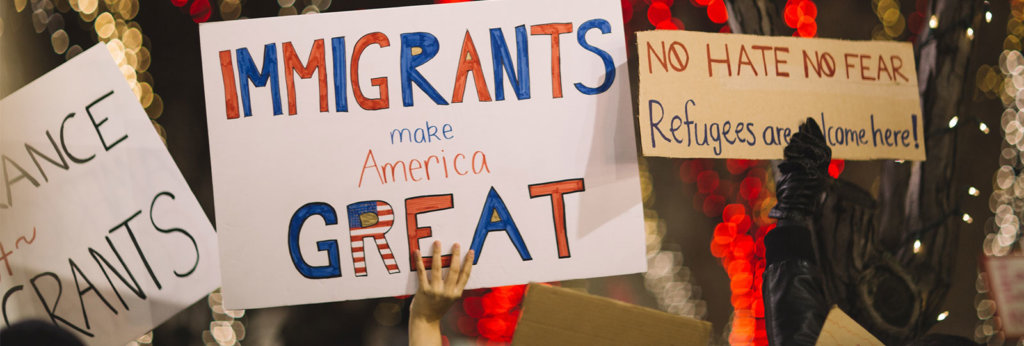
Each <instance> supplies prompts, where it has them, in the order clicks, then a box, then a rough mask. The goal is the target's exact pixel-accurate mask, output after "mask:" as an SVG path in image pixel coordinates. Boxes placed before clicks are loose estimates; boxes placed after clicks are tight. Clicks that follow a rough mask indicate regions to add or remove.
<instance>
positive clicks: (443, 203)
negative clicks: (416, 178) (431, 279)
mask: <svg viewBox="0 0 1024 346" xmlns="http://www.w3.org/2000/svg"><path fill="white" fill-rule="evenodd" d="M454 206H455V203H453V200H452V194H447V195H431V196H419V197H413V198H409V199H406V200H405V226H406V229H408V231H409V265H410V266H411V267H412V270H413V271H415V270H416V263H415V262H413V259H412V252H413V251H416V250H419V249H420V239H423V238H426V237H429V236H430V235H431V234H432V232H431V229H430V227H429V226H428V227H420V226H419V223H417V221H416V215H418V214H421V213H429V212H432V211H438V210H445V209H451V208H452V207H454ZM431 260H432V258H430V257H427V256H423V268H424V269H430V265H431V263H430V262H431ZM451 262H452V255H444V256H441V268H444V267H447V266H450V265H451Z"/></svg>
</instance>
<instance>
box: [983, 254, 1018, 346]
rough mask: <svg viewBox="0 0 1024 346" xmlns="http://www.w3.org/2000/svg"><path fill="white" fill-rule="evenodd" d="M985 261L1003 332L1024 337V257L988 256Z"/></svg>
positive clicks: (1009, 335)
mask: <svg viewBox="0 0 1024 346" xmlns="http://www.w3.org/2000/svg"><path fill="white" fill-rule="evenodd" d="M983 262H984V264H985V273H986V274H987V276H988V285H989V286H988V287H989V290H990V291H991V292H992V299H994V300H995V302H996V314H998V315H999V318H1000V321H1001V322H1002V324H1001V327H1002V328H1003V332H1004V333H1006V336H1007V337H1022V336H1024V256H1020V255H1014V256H986V257H984V261H983Z"/></svg>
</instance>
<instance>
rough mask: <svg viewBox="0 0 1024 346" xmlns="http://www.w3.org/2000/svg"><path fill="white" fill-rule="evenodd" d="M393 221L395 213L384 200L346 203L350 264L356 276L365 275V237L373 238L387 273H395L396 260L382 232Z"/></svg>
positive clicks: (384, 231)
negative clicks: (350, 251) (350, 246)
mask: <svg viewBox="0 0 1024 346" xmlns="http://www.w3.org/2000/svg"><path fill="white" fill-rule="evenodd" d="M394 222H395V214H394V211H393V210H392V209H391V205H390V204H388V203H387V202H384V201H364V202H357V203H352V204H349V205H348V226H349V235H350V238H351V242H352V265H353V266H354V267H355V270H356V276H366V275H367V271H366V252H365V251H364V244H365V241H366V238H373V242H374V243H375V244H376V245H377V252H379V253H380V257H381V258H382V259H383V260H384V266H385V267H387V269H388V273H389V274H397V273H399V272H400V270H399V269H398V262H397V261H395V255H394V254H392V253H391V247H390V246H389V245H388V239H387V238H385V237H384V234H385V233H387V232H388V231H390V230H391V226H392V224H394Z"/></svg>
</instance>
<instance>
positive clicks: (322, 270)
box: [288, 202, 341, 279]
mask: <svg viewBox="0 0 1024 346" xmlns="http://www.w3.org/2000/svg"><path fill="white" fill-rule="evenodd" d="M313 215H320V216H321V217H323V218H324V224H326V225H328V226H330V225H336V224H338V214H337V213H336V212H335V211H334V208H333V207H331V205H330V204H327V203H323V202H313V203H308V204H306V205H304V206H302V207H301V208H299V210H296V211H295V214H294V215H292V221H291V223H290V224H289V225H288V252H290V253H291V255H292V263H293V264H295V269H297V270H298V271H299V273H301V274H302V276H305V277H307V278H310V279H325V278H333V277H339V276H341V263H340V262H339V260H338V241H337V240H321V241H318V242H316V248H317V249H318V250H320V251H327V261H328V262H327V265H324V266H319V267H314V266H310V265H309V264H308V263H306V260H305V259H303V258H302V252H300V251H299V232H300V231H302V224H303V223H305V222H306V219H308V218H309V217H311V216H313Z"/></svg>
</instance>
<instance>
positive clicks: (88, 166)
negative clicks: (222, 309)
mask: <svg viewBox="0 0 1024 346" xmlns="http://www.w3.org/2000/svg"><path fill="white" fill-rule="evenodd" d="M0 165H2V169H0V175H2V177H0V178H2V179H0V182H2V183H0V262H2V264H3V266H0V294H2V295H3V300H2V304H0V309H2V312H3V322H4V324H3V325H2V326H3V327H6V326H9V325H10V324H12V323H15V322H17V321H20V320H25V319H39V320H43V321H48V322H53V323H54V324H56V325H58V326H60V327H64V328H66V329H68V330H70V331H72V333H74V334H75V335H77V336H78V337H79V338H80V339H82V340H83V341H85V342H86V343H87V344H91V345H116V344H122V345H123V344H125V343H127V342H128V341H130V340H133V339H135V338H137V337H139V336H141V335H142V334H145V333H146V332H148V331H149V330H151V329H153V328H154V327H155V326H156V325H158V324H160V323H162V322H163V321H164V320H166V319H168V318H170V317H171V316H172V315H174V314H175V313H177V312H178V311H180V310H182V309H184V308H186V307H188V306H189V305H192V303H194V302H196V301H197V300H199V299H201V298H202V297H203V296H205V295H206V294H207V293H209V292H210V291H212V290H214V289H215V288H216V287H217V286H218V285H219V283H220V281H219V279H220V277H219V266H220V264H219V262H218V260H217V253H216V249H217V243H216V242H217V238H216V233H214V230H213V227H211V225H210V221H209V220H208V219H207V218H206V215H204V214H203V211H202V209H200V207H199V203H198V202H197V201H196V199H195V196H193V195H192V191H191V190H190V189H189V187H188V185H186V183H185V179H184V178H183V177H182V175H181V172H179V171H178V167H177V166H176V165H175V164H174V161H172V160H171V156H170V154H169V153H168V152H167V149H166V148H165V147H164V144H163V143H162V142H161V140H160V137H159V136H158V135H157V133H156V131H155V130H154V129H153V125H152V124H151V123H150V121H149V118H148V117H147V116H146V113H145V111H143V109H142V106H141V105H140V104H139V101H138V98H137V97H136V96H135V94H133V93H132V91H131V89H129V87H128V83H126V82H125V79H124V76H123V75H122V74H121V72H120V70H119V69H118V67H117V64H115V63H114V60H113V58H111V55H110V52H109V51H108V50H107V48H106V46H105V45H103V44H102V43H101V44H98V45H96V46H95V47H93V48H91V49H89V50H87V51H85V52H83V53H81V54H79V55H78V56H77V57H75V58H74V59H71V60H70V61H68V62H66V63H64V64H63V65H61V66H60V67H58V68H56V69H54V70H53V71H50V72H49V73H47V74H46V75H44V76H42V77H40V78H39V79H37V80H36V81H34V82H32V83H31V84H29V85H28V86H25V87H24V88H22V89H21V90H18V91H16V92H15V93H13V94H11V95H10V96H8V97H7V98H5V99H3V100H2V101H0Z"/></svg>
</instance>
